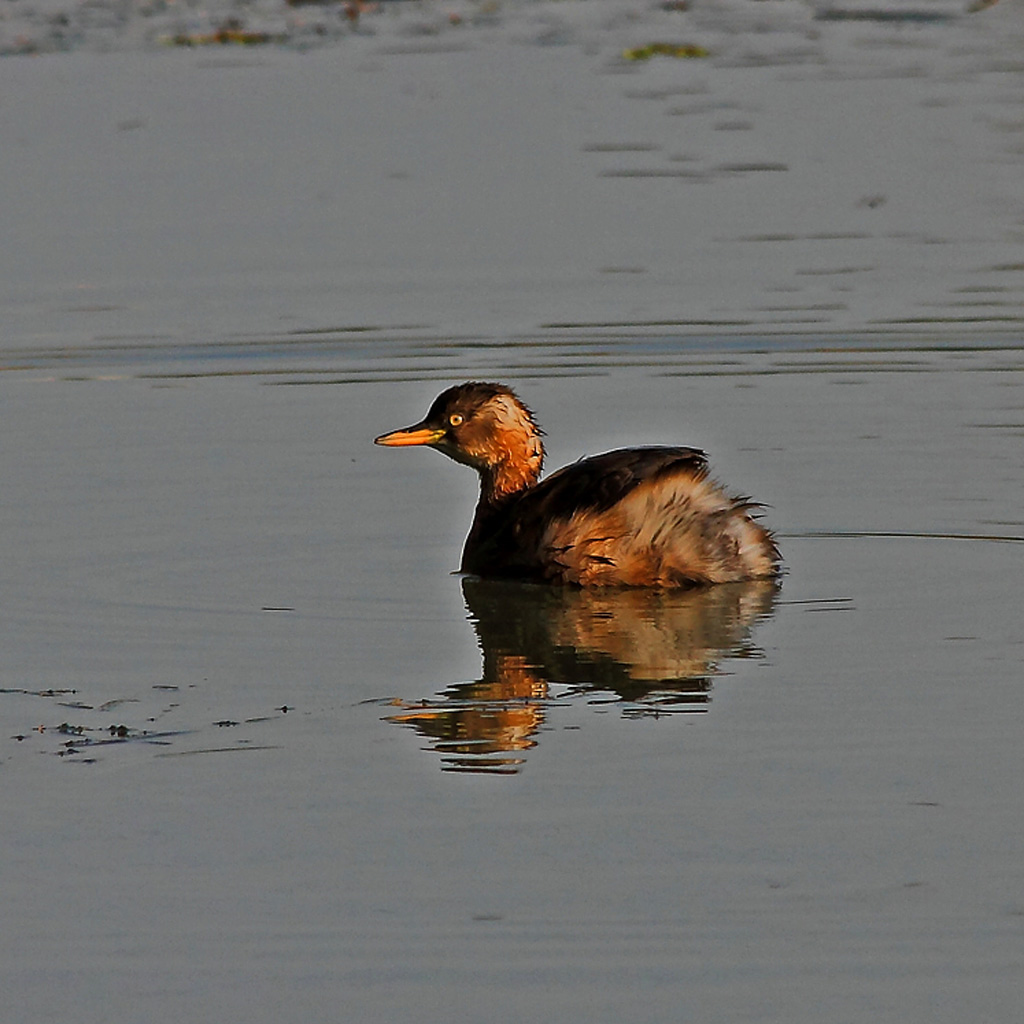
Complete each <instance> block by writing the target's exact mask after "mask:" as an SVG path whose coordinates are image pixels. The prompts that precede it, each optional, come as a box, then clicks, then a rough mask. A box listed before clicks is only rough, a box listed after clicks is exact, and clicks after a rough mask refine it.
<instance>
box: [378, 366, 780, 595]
mask: <svg viewBox="0 0 1024 1024" xmlns="http://www.w3.org/2000/svg"><path fill="white" fill-rule="evenodd" d="M376 443H377V444H382V445H386V446H388V447H405V446H408V445H427V446H429V447H432V448H436V449H438V450H439V451H441V452H444V454H446V455H448V456H449V457H451V458H453V459H455V460H456V461H457V462H462V463H464V464H466V465H469V466H472V467H473V468H475V469H476V470H477V471H478V473H479V474H480V500H479V502H478V503H477V507H476V514H475V516H474V519H473V525H472V528H471V529H470V532H469V536H468V537H467V538H466V544H465V548H464V549H463V553H462V565H461V571H462V572H465V573H471V574H473V575H476V576H483V577H506V578H517V579H524V580H534V581H537V582H546V583H555V584H568V585H576V586H581V587H607V586H632V587H664V588H669V587H686V586H695V585H701V584H707V583H726V582H735V581H739V580H749V579H759V578H769V577H772V576H775V575H777V574H778V571H779V553H778V549H777V548H776V546H775V542H774V540H773V539H772V535H771V533H770V532H769V531H768V530H766V529H765V528H764V527H763V526H761V525H760V524H759V523H758V522H756V520H755V519H754V518H753V515H754V514H756V512H757V510H758V509H759V507H760V506H758V505H757V504H755V503H753V502H751V501H750V500H749V499H747V498H743V497H737V496H730V495H729V494H727V493H726V492H725V491H724V490H723V489H722V488H721V486H720V485H719V484H717V483H716V482H715V481H714V480H712V479H711V477H710V476H709V474H708V464H707V459H706V457H705V455H704V453H703V452H701V451H698V450H697V449H695V448H682V447H644V448H623V449H619V450H617V451H612V452H606V453H605V454H603V455H596V456H593V457H591V458H585V459H581V460H580V461H579V462H574V463H572V464H570V465H568V466H566V467H564V468H563V469H561V470H559V471H558V472H557V473H553V474H552V475H551V476H549V477H547V478H546V479H545V480H541V479H540V475H541V469H542V466H543V461H544V448H543V444H542V442H541V431H540V428H539V427H538V426H537V424H536V421H535V419H534V417H533V414H532V413H531V412H530V410H529V409H528V408H527V407H526V406H525V405H524V404H523V403H522V402H521V401H520V399H519V397H518V396H517V395H516V394H515V392H514V391H512V389H511V388H508V387H506V386H505V385H503V384H492V383H481V382H475V381H474V382H469V383H466V384H459V385H456V386H455V387H453V388H449V389H448V390H447V391H445V392H443V393H442V394H441V395H439V396H438V398H437V399H436V400H435V401H434V403H433V405H432V406H431V407H430V410H429V411H428V413H427V415H426V417H425V418H424V420H423V421H422V422H421V423H418V424H416V425H415V426H413V427H409V428H406V429H405V430H397V431H393V432H392V433H390V434H384V435H382V436H381V437H378V438H377V439H376Z"/></svg>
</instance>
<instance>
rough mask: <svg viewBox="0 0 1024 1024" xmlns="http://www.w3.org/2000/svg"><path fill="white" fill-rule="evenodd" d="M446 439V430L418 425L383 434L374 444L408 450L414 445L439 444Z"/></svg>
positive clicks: (375, 439)
mask: <svg viewBox="0 0 1024 1024" xmlns="http://www.w3.org/2000/svg"><path fill="white" fill-rule="evenodd" d="M442 437H444V430H439V429H438V428H437V427H425V426H424V425H423V424H422V423H417V424H416V426H414V427H406V428H405V429H404V430H393V431H392V432H391V433H390V434H381V435H380V437H377V438H374V441H373V443H374V444H382V445H385V446H386V447H388V448H407V447H409V446H410V445H414V444H437V442H438V441H440V440H441V438H442Z"/></svg>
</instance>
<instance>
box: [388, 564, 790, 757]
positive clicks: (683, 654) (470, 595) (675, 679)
mask: <svg viewBox="0 0 1024 1024" xmlns="http://www.w3.org/2000/svg"><path fill="white" fill-rule="evenodd" d="M462 590H463V595H464V597H465V600H466V606H467V608H468V609H469V615H470V619H471V621H472V622H473V625H474V627H475V629H476V632H477V637H478V639H479V642H480V647H481V649H482V651H483V675H482V677H481V678H480V679H479V680H477V681H476V682H469V683H455V684H453V685H452V686H449V687H448V688H447V689H446V690H444V691H443V692H442V693H441V694H439V696H437V697H435V698H432V699H429V700H425V701H420V702H416V703H412V702H409V703H404V702H403V703H402V704H401V707H402V710H401V711H400V712H397V713H395V714H392V715H389V716H388V718H387V720H388V721H390V722H396V723H399V724H402V725H406V726H411V727H412V728H414V729H415V730H416V732H417V733H419V734H420V735H421V736H423V737H425V738H426V739H427V740H429V742H430V744H431V747H432V748H433V749H434V750H436V751H437V752H438V753H439V754H440V755H441V758H442V765H441V766H442V769H443V770H444V771H457V772H482V773H490V774H514V773H515V772H517V771H518V770H519V768H520V767H521V765H522V764H523V762H524V760H525V753H526V751H528V750H529V749H530V748H531V747H534V746H536V744H537V736H538V734H539V732H540V731H541V727H542V726H543V725H544V723H545V721H546V720H547V718H548V716H549V715H550V714H551V712H552V711H553V710H554V709H555V708H557V707H558V706H560V705H565V704H567V703H571V702H574V701H576V700H585V701H586V702H587V703H589V704H605V703H612V704H619V705H620V706H621V709H622V712H623V714H624V715H626V716H627V717H643V716H660V715H666V714H679V713H688V714H694V713H701V712H704V711H707V709H708V704H709V702H710V692H711V683H712V679H713V677H714V676H715V675H716V674H718V663H719V661H720V660H721V659H723V658H750V657H759V656H760V653H761V652H760V651H759V650H758V648H757V647H755V646H754V644H753V642H752V640H751V637H750V634H751V630H752V629H753V627H754V626H755V625H756V624H757V623H758V622H760V621H761V620H763V619H765V618H767V617H768V616H769V615H770V614H771V611H772V606H773V603H774V600H775V595H776V593H777V590H778V585H777V583H776V582H775V581H774V580H750V581H747V582H743V583H727V584H721V585H719V586H715V587H702V588H695V589H692V590H674V591H656V590H641V589H621V590H603V591H594V590H582V589H576V588H569V587H547V586H543V585H534V584H528V583H518V582H512V581H503V580H483V579H479V578H476V577H466V578H464V579H463V581H462Z"/></svg>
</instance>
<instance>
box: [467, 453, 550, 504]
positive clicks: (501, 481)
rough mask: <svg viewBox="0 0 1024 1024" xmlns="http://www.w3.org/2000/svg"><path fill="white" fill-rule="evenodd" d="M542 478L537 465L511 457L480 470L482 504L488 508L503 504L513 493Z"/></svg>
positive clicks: (530, 485) (525, 488)
mask: <svg viewBox="0 0 1024 1024" xmlns="http://www.w3.org/2000/svg"><path fill="white" fill-rule="evenodd" d="M539 479H540V464H539V461H538V463H537V465H536V466H534V465H532V464H530V463H527V462H520V461H515V460H512V459H509V460H508V461H505V462H500V463H498V464H497V465H492V466H485V467H484V468H483V469H481V470H480V504H481V505H482V506H486V507H488V508H494V507H497V506H498V505H503V504H504V503H505V502H506V501H507V500H508V499H509V498H511V497H512V496H513V495H515V494H518V493H519V492H520V491H525V490H527V488H530V487H532V486H533V485H534V484H535V483H536V482H537V481H538V480H539Z"/></svg>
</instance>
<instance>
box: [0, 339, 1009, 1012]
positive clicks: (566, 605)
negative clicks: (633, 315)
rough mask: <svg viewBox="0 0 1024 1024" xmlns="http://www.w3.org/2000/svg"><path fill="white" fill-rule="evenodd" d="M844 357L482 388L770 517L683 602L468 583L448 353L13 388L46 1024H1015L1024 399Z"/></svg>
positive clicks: (28, 919) (998, 385) (11, 597)
mask: <svg viewBox="0 0 1024 1024" xmlns="http://www.w3.org/2000/svg"><path fill="white" fill-rule="evenodd" d="M396 345H397V347H396V348H395V350H394V351H395V352H396V354H397V355H400V354H401V345H400V343H396ZM595 345H598V343H597V342H595ZM424 347H425V348H426V349H429V346H424ZM598 347H600V346H599V345H598ZM833 348H834V346H824V345H821V346H814V345H810V344H805V343H800V344H793V345H790V346H788V347H787V346H785V345H779V344H775V345H773V346H765V345H753V344H747V345H745V346H744V345H740V344H737V345H735V346H732V347H731V348H730V349H729V350H728V351H727V352H726V353H724V354H723V353H722V352H716V351H714V350H712V349H710V348H707V347H701V346H700V345H697V344H693V343H683V342H679V343H678V344H676V345H673V344H672V343H671V340H670V339H667V338H664V337H661V338H658V339H636V340H635V342H634V344H633V346H632V348H631V346H630V345H628V344H627V345H624V346H623V347H621V348H620V349H619V350H618V355H617V360H616V361H617V364H618V365H615V366H614V367H610V366H608V365H607V364H606V362H605V361H604V360H603V359H602V358H601V356H600V354H592V355H591V356H590V358H589V363H588V365H586V366H584V367H580V366H579V365H578V363H577V358H578V357H577V356H576V355H575V354H574V352H575V350H574V349H573V348H572V347H569V346H566V347H560V346H559V344H558V342H557V340H556V339H549V342H548V347H547V350H546V352H545V353H544V358H545V360H546V363H547V365H546V366H545V367H544V368H540V367H531V369H530V370H529V371H524V370H523V369H522V367H521V366H520V365H519V364H520V360H521V358H522V357H523V356H524V354H525V356H526V357H527V358H529V360H530V361H531V362H533V361H535V356H536V352H535V351H533V350H523V351H520V350H518V349H516V348H515V347H512V348H508V349H506V350H505V351H503V352H497V353H496V352H489V353H487V354H486V355H481V356H480V357H479V358H480V365H479V370H480V373H481V374H482V375H487V376H496V377H500V378H501V379H505V380H508V381H510V382H511V383H513V384H515V385H516V386H517V387H519V388H520V390H521V391H522V393H523V394H524V396H525V397H527V399H528V400H529V401H530V403H531V404H532V405H533V406H534V408H535V409H536V410H537V412H538V415H539V416H540V418H541V422H542V424H543V425H544V426H545V428H546V429H547V430H548V434H549V437H548V441H549V448H550V453H551V465H552V466H557V465H558V464H561V463H563V462H565V461H569V460H571V459H573V458H576V457H578V456H580V455H582V454H585V453H588V452H595V451H598V450H601V449H603V448H605V447H608V446H610V445H613V444H618V443H624V442H637V443H641V442H645V441H655V440H663V441H673V442H682V443H688V444H695V445H699V446H702V447H705V448H707V449H708V451H709V452H710V454H711V457H712V462H713V465H714V467H715V470H716V472H717V473H718V474H719V475H720V476H721V477H722V478H723V479H725V480H726V481H728V482H729V484H730V485H732V486H735V487H738V488H741V489H744V490H749V491H750V492H751V493H753V494H755V495H756V496H757V497H759V498H761V499H762V500H764V501H765V502H767V503H768V504H769V505H770V506H771V508H770V509H769V510H768V512H767V519H768V521H769V522H770V523H771V525H772V526H773V527H774V528H776V529H777V530H778V531H779V534H780V543H781V546H782V549H783V552H784V555H785V560H786V566H787V575H786V577H785V579H784V581H783V584H782V587H781V589H780V590H778V591H777V592H776V590H775V588H774V587H770V586H765V585H754V586H748V587H722V588H718V589H716V590H714V591H711V592H709V593H706V594H681V595H667V596H662V597H659V596H656V595H648V594H619V595H598V596H592V595H582V594H573V593H553V592H551V591H549V590H546V589H545V588H532V587H515V586H508V585H504V586H502V585H494V584H485V583H481V582H477V581H472V580H460V579H459V578H458V577H455V576H452V575H450V571H451V569H452V568H453V566H455V565H456V564H457V559H458V552H459V548H460V545H461V541H462V536H463V533H464V530H465V529H466V528H467V526H468V522H469V519H470V516H471V510H472V503H473V500H474V492H475V481H474V479H473V476H472V474H471V473H469V472H468V471H466V470H465V469H464V468H463V467H460V466H457V465H455V464H453V463H450V462H449V461H448V460H445V459H442V458H440V457H438V456H437V455H436V454H435V453H432V452H423V451H418V452H389V451H382V450H380V449H377V448H374V447H373V445H372V443H371V438H372V437H373V436H375V435H376V434H377V433H379V432H380V431H381V430H382V429H385V428H386V427H388V426H389V425H393V424H394V423H397V422H405V420H406V419H408V418H410V416H413V417H414V416H415V415H416V414H418V412H419V411H420V410H421V409H422V408H423V407H424V406H425V405H426V403H427V402H428V401H429V400H430V399H431V398H432V397H433V395H434V394H435V393H436V391H437V390H438V389H439V387H440V383H441V380H442V379H447V378H444V367H445V358H446V353H447V352H448V351H450V345H449V346H445V347H442V348H440V349H439V354H438V356H437V358H436V359H434V360H433V365H427V366H426V367H424V368H423V369H422V370H416V371H413V372H409V371H408V370H400V369H397V368H396V367H395V366H393V365H392V364H391V363H389V362H388V360H387V359H386V358H385V359H381V360H379V361H378V364H377V365H376V366H375V367H372V368H371V369H372V372H370V373H367V374H365V377H366V379H353V374H352V373H351V372H350V370H349V369H348V361H347V357H346V359H341V358H338V357H336V356H335V357H331V358H328V357H326V356H325V354H324V352H323V351H315V352H305V353H295V352H292V353H289V359H288V360H287V362H285V361H283V359H282V357H281V355H280V353H279V352H277V351H274V352H270V353H267V352H263V353H259V354H255V355H254V354H252V353H250V354H248V355H247V356H246V358H244V359H242V360H240V361H238V360H236V362H235V363H233V364H232V367H231V370H230V372H229V373H227V374H225V372H224V369H225V368H224V366H223V365H221V364H220V363H219V362H218V360H217V359H216V358H212V357H213V356H215V355H217V354H216V353H208V355H209V356H210V357H211V358H192V359H191V360H188V361H186V362H185V363H184V364H183V365H178V366H170V365H167V360H163V356H161V360H162V361H163V365H155V364H154V363H152V362H151V361H147V360H143V361H140V360H139V359H138V357H137V355H135V354H131V355H130V356H127V357H124V358H120V359H111V358H109V357H105V360H104V359H99V358H98V357H97V359H96V360H94V361H92V362H91V363H90V362H89V361H88V360H85V361H84V363H83V365H82V366H81V367H79V368H78V369H77V370H76V371H75V372H74V373H72V374H68V373H67V372H66V368H63V367H56V366H54V365H39V366H36V367H35V368H32V369H29V368H27V369H25V370H24V371H23V372H20V373H5V374H2V375H0V390H2V392H3V402H4V407H5V409H6V410H7V423H8V433H7V443H6V444H5V446H4V453H3V475H4V479H5V481H6V486H7V487H8V488H9V489H10V490H11V492H12V493H17V494H18V495H19V501H18V502H8V503H5V505H4V506H3V511H2V515H3V525H4V534H5V537H6V538H7V545H6V549H7V555H6V556H5V570H4V581H5V595H6V598H5V607H6V609H7V614H6V615H5V618H4V626H3V644H4V651H5V666H6V668H5V673H4V682H3V692H2V693H0V715H2V716H3V723H4V731H3V736H4V748H3V749H4V755H3V762H2V770H3V774H4V779H5V790H6V792H7V794H8V798H9V799H12V800H13V799H16V800H17V802H18V805H19V806H21V807H22V811H21V812H20V813H19V815H18V816H17V817H16V818H13V817H12V818H11V819H10V823H11V828H10V831H9V832H8V838H7V840H6V841H5V846H6V849H7V854H6V857H5V864H4V867H3V869H2V870H3V872H4V874H5V876H6V877H7V878H8V879H12V880H13V879H17V885H13V883H12V885H10V886H8V887H7V891H8V896H9V908H10V910H9V914H8V917H7V921H8V924H7V926H6V927H5V929H4V931H5V937H6V943H5V945H6V952H5V956H4V962H5V965H6V966H5V972H6V973H7V975H8V977H9V978H10V979H11V981H12V983H16V984H13V987H11V986H9V987H8V988H7V991H8V992H9V993H15V995H14V996H11V997H10V998H11V999H13V1000H14V1006H15V1010H16V1017H15V1019H23V1020H27V1019H66V1017H67V1016H68V1015H70V1014H75V1015H76V1016H77V1017H78V1018H79V1019H83V1018H84V1019H86V1020H97V1021H98V1020H105V1019H122V1015H121V1014H120V1013H114V1015H113V1018H112V1017H111V1015H110V1014H108V1013H107V1012H106V1011H105V1010H104V1009H103V1007H104V1006H107V1005H109V1004H110V1003H111V1002H113V1003H119V1002H125V1003H126V1004H134V1003H137V1002H139V1001H142V1002H144V1003H145V1005H146V1006H147V1007H149V1008H150V1011H149V1012H148V1013H147V1016H148V1017H149V1019H155V1020H161V1019H167V1020H171V1019H180V1018H181V1016H182V1015H190V1016H195V1017H196V1018H198V1019H204V1018H206V1019H208V1018H210V1017H211V1016H216V1017H217V1018H218V1019H242V1018H243V1017H244V1018H245V1019H249V1020H268V1021H269V1020H281V1019H304V1020H305V1019H345V1020H394V1019H400V1018H405V1019H417V1020H425V1021H435V1020H436V1021H440V1020H453V1019H454V1020H465V1021H472V1020H480V1019H497V1018H498V1017H502V1018H503V1019H504V1018H507V1017H508V1016H509V1014H511V1015H512V1016H513V1017H516V1018H519V1019H548V1020H579V1019H587V1020H601V1021H605V1020H607V1021H620V1020H622V1019H626V1017H627V1016H632V1017H634V1018H638V1019H643V1020H666V1021H668V1020H678V1019H686V1018H688V1017H690V1016H701V1017H710V1018H711V1019H729V1020H733V1019H735V1020H739V1019H758V1020H776V1019H777V1020H782V1019H786V1020H790V1021H791V1020H794V1019H796V1020H820V1019H822V1018H825V1017H827V1018H828V1019H835V1020H850V1021H853V1020H863V1019H865V1018H867V1017H870V1018H871V1019H883V1020H907V1019H919V1020H924V1019H929V1020H950V1021H952V1020H959V1019H963V1018H964V1017H965V1016H966V1017H970V1018H973V1019H1009V1017H1010V1016H1012V1011H1011V1007H1013V1006H1015V1005H1016V1000H1017V994H1018V993H1019V982H1020V974H1021V971H1020V962H1021V961H1020V955H1019V954H1020V949H1021V940H1022V932H1021V930H1022V927H1024V925H1022V922H1024V903H1022V900H1021V881H1022V879H1021V867H1020V865H1021V863H1022V861H1021V857H1020V853H1021V839H1022V837H1021V831H1020V828H1021V826H1020V822H1021V821H1022V820H1024V817H1022V815H1021V813H1020V812H1021V797H1020V757H1019V730H1020V715H1019V706H1020V679H1021V666H1022V659H1024V644H1022V641H1021V637H1020V626H1019V620H1020V614H1019V609H1020V576H1021V569H1022V562H1024V543H1022V540H1021V538H1022V537H1024V522H1022V517H1021V513H1020V485H1019V480H1020V476H1021V455H1020V451H1021V449H1020V437H1021V434H1022V432H1024V425H1022V420H1024V399H1022V392H1021V371H1022V369H1024V367H1022V365H1021V362H1020V358H1019V354H1018V353H1016V352H1015V351H1012V350H1009V351H1008V350H1004V349H1003V348H1002V347H1001V346H999V345H998V344H996V345H977V346H973V347H970V348H959V349H953V348H949V347H943V346H940V345H929V344H920V345H918V346H916V347H912V346H906V345H904V346H902V347H900V348H899V349H898V350H897V349H894V348H892V347H889V348H886V346H885V345H883V344H878V345H876V346H874V348H873V349H872V350H871V351H867V352H865V351H862V350H859V349H858V350H854V349H847V350H842V349H841V350H839V351H834V350H832V349H833ZM638 352H639V353H642V354H640V355H637V354H636V353H638ZM163 355H168V354H166V353H165V354H163ZM463 357H464V358H466V359H467V362H468V361H471V359H472V358H473V357H472V356H471V355H466V354H463ZM422 358H423V359H424V360H425V361H426V362H427V363H428V364H430V362H431V356H430V354H429V351H427V353H426V354H425V355H424V356H423V357H422ZM296 359H301V360H302V361H303V365H298V364H297V363H296ZM161 360H157V362H158V363H159V362H161ZM560 360H561V361H562V362H564V366H563V365H560ZM631 363H632V365H631ZM581 371H582V372H581ZM569 374H572V375H571V376H570V375H569ZM358 376H359V375H356V377H357V378H358ZM823 410H824V413H823ZM115 437H116V438H118V443H117V444H113V443H112V439H113V438H115ZM10 806H12V807H13V806H14V805H13V804H11V805H10ZM29 807H31V808H32V812H31V814H29V813H28V808H29ZM37 1005H41V1006H42V1007H44V1008H45V1012H43V1013H41V1014H38V1015H37V1014H35V1013H34V1012H33V1007H34V1006H37ZM83 1006H84V1007H87V1009H86V1010H85V1011H84V1012H83V1010H82V1007H83ZM481 1007H483V1009H481ZM497 1007H503V1008H504V1009H502V1010H501V1011H500V1012H499V1011H498V1009H497Z"/></svg>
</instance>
